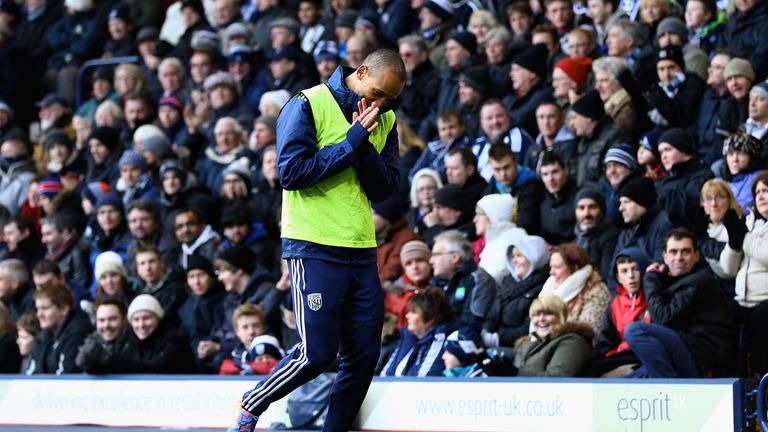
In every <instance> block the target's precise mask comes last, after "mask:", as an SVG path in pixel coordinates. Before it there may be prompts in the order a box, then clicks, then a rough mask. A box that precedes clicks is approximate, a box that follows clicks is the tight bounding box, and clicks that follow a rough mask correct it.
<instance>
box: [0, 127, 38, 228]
mask: <svg viewBox="0 0 768 432" xmlns="http://www.w3.org/2000/svg"><path fill="white" fill-rule="evenodd" d="M34 176H35V163H34V161H33V160H32V159H31V158H30V157H29V146H28V145H27V144H26V143H25V142H24V141H23V140H21V139H17V138H8V139H5V140H4V141H3V142H2V143H0V205H2V206H3V207H5V208H7V209H8V211H9V212H11V214H16V213H17V212H18V211H19V209H20V208H21V206H22V205H23V204H24V200H26V199H27V194H28V189H29V183H30V181H31V180H32V178H33V177H34Z"/></svg>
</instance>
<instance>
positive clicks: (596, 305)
mask: <svg viewBox="0 0 768 432" xmlns="http://www.w3.org/2000/svg"><path fill="white" fill-rule="evenodd" d="M549 275H550V276H549V278H548V279H547V281H546V282H544V286H543V287H542V289H541V293H540V294H539V297H541V296H542V295H545V294H555V295H557V296H558V297H560V298H562V299H563V301H565V302H566V304H567V306H568V320H569V321H581V322H584V323H586V324H589V325H590V326H591V327H592V330H593V331H595V332H600V330H601V328H602V325H603V318H604V317H605V311H606V309H607V308H608V304H609V303H610V302H611V294H610V293H609V292H608V289H607V288H606V286H605V283H604V282H603V279H602V277H601V276H600V273H599V271H598V270H597V269H596V268H594V267H592V265H591V264H589V255H588V254H587V251H585V250H584V249H582V248H581V247H580V246H579V245H576V244H573V243H566V244H564V245H561V246H558V247H556V248H554V250H553V251H552V255H551V256H550V257H549ZM535 325H536V324H535V323H534V327H535Z"/></svg>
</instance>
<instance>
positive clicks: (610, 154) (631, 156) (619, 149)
mask: <svg viewBox="0 0 768 432" xmlns="http://www.w3.org/2000/svg"><path fill="white" fill-rule="evenodd" d="M608 162H616V163H617V164H621V165H624V166H625V167H627V168H629V170H630V171H634V170H636V169H637V167H638V163H637V159H635V149H633V148H632V146H631V145H629V144H625V143H621V144H616V145H614V146H613V147H611V148H609V149H608V151H607V152H606V153H605V158H603V164H605V165H608Z"/></svg>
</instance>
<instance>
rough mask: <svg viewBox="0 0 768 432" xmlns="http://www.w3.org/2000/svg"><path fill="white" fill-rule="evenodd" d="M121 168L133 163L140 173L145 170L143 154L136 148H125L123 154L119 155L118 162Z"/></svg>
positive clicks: (145, 163)
mask: <svg viewBox="0 0 768 432" xmlns="http://www.w3.org/2000/svg"><path fill="white" fill-rule="evenodd" d="M118 165H120V168H121V169H122V168H123V166H125V165H133V166H135V167H136V168H138V169H139V171H141V172H142V173H145V172H147V159H146V158H145V157H144V155H143V154H141V153H139V152H137V151H136V150H126V151H125V152H123V155H122V156H120V162H119V163H118Z"/></svg>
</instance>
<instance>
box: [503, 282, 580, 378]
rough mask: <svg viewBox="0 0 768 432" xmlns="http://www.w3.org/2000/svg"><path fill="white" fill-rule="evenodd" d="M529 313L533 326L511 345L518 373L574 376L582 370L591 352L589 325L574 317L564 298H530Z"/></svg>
mask: <svg viewBox="0 0 768 432" xmlns="http://www.w3.org/2000/svg"><path fill="white" fill-rule="evenodd" d="M529 316H530V319H531V326H532V328H533V331H532V332H531V336H530V337H529V338H520V340H519V342H518V344H517V346H516V347H515V348H516V352H517V353H516V355H515V367H516V368H517V370H518V372H517V374H518V376H546V377H574V376H579V375H582V374H584V373H585V372H586V369H587V367H588V365H589V362H590V359H591V356H592V338H593V337H594V336H595V331H594V330H593V328H592V327H591V326H590V325H589V324H587V323H583V322H579V321H575V320H574V319H573V317H572V316H570V314H569V311H568V306H567V305H566V304H565V302H564V301H563V300H562V299H561V298H560V297H558V296H557V295H553V294H545V295H540V296H539V297H538V298H536V299H534V300H533V303H531V308H530V312H529ZM566 319H567V320H566Z"/></svg>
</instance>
